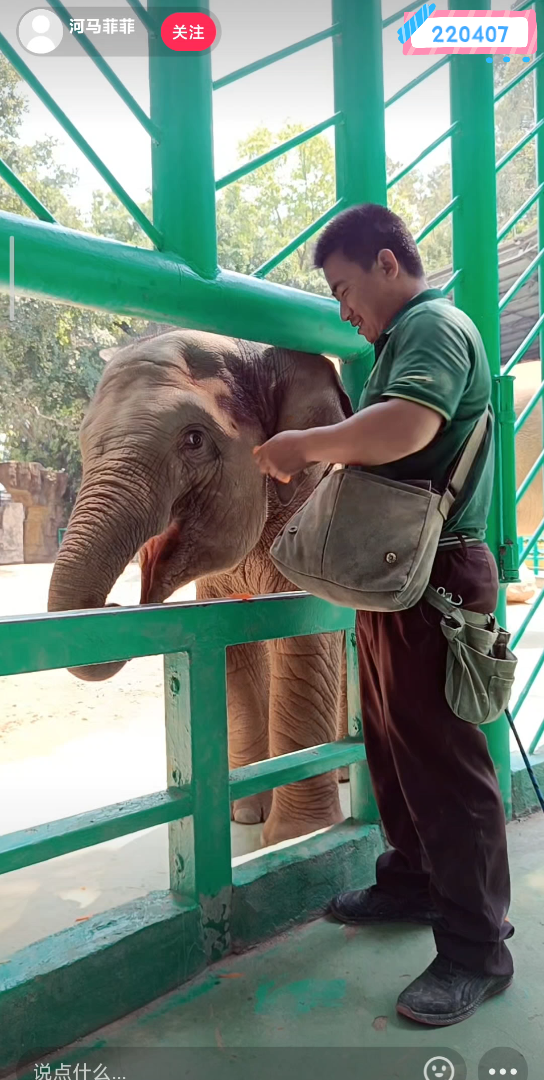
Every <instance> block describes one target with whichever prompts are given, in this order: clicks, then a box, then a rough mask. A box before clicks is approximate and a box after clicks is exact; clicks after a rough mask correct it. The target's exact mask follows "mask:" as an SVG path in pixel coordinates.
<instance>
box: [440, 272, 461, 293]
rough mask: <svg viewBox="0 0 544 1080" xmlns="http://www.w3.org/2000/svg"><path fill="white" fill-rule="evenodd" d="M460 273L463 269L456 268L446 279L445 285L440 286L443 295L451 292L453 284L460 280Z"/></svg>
mask: <svg viewBox="0 0 544 1080" xmlns="http://www.w3.org/2000/svg"><path fill="white" fill-rule="evenodd" d="M462 275H463V271H462V269H461V268H459V270H456V271H455V273H454V274H452V275H451V277H450V279H449V281H447V282H446V284H445V285H441V286H440V288H441V290H442V292H443V293H444V296H447V295H448V293H450V292H451V290H452V289H453V286H454V285H455V284H456V283H457V282H458V281H459V280H460V278H461V277H462Z"/></svg>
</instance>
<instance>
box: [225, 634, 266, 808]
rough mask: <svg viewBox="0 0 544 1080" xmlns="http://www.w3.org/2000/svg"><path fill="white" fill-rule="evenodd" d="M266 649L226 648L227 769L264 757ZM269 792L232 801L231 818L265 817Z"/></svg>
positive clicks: (258, 644) (257, 644)
mask: <svg viewBox="0 0 544 1080" xmlns="http://www.w3.org/2000/svg"><path fill="white" fill-rule="evenodd" d="M269 682H270V671H269V659H268V650H267V647H266V645H265V644H264V643H263V642H259V641H256V642H252V643H251V644H248V645H234V646H231V647H230V648H228V649H227V705H228V716H229V766H230V768H231V769H237V768H240V766H242V765H251V764H252V763H253V762H254V761H264V760H265V758H267V757H268V755H269V746H268V691H269ZM271 805H272V793H271V792H270V791H266V792H263V793H262V794H261V795H249V796H247V797H246V798H243V799H236V800H235V802H233V803H232V807H231V816H232V820H233V821H237V822H238V823H239V824H242V825H256V824H258V822H260V821H266V819H267V817H268V814H269V812H270V807H271Z"/></svg>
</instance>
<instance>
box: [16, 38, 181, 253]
mask: <svg viewBox="0 0 544 1080" xmlns="http://www.w3.org/2000/svg"><path fill="white" fill-rule="evenodd" d="M0 51H1V52H3V53H4V56H6V57H7V59H8V60H9V61H10V63H11V64H12V65H13V67H14V68H15V70H16V71H18V72H19V75H20V76H21V78H23V79H24V80H25V82H26V83H27V84H28V86H30V87H31V89H32V90H33V91H34V93H35V94H37V96H38V97H39V99H40V101H42V102H43V104H44V105H45V106H46V108H48V109H49V112H50V113H52V115H53V116H54V117H55V120H57V121H58V123H59V124H60V125H61V127H62V128H64V130H65V132H66V134H67V135H69V136H70V138H71V139H72V141H73V142H74V143H75V144H76V146H77V147H78V149H79V150H81V152H82V153H83V154H84V155H85V157H86V158H87V161H90V163H91V165H94V167H95V169H96V171H97V172H98V173H99V175H100V176H101V177H102V179H103V180H105V181H106V183H107V184H108V185H109V187H110V188H111V190H112V191H113V192H114V193H115V195H117V198H118V199H119V202H121V203H122V204H123V206H124V207H125V210H128V212H129V214H130V215H131V217H133V218H134V220H135V221H136V222H137V223H138V225H139V226H140V228H141V229H142V231H143V232H144V233H145V234H146V235H147V236H148V237H149V239H150V240H151V241H152V242H153V243H154V244H155V245H156V247H158V248H160V246H161V243H162V237H161V234H160V232H159V230H158V229H156V228H155V226H154V225H152V224H151V222H150V221H149V219H148V218H147V217H146V215H145V214H144V212H143V210H141V209H140V207H139V206H138V204H137V203H135V202H134V199H131V197H130V195H129V194H128V192H126V191H125V189H124V187H122V185H121V184H120V183H119V181H118V180H116V179H115V176H114V175H113V173H112V172H110V170H109V169H108V167H107V165H104V162H103V161H102V159H101V158H99V157H98V154H96V153H95V151H94V150H93V149H92V147H91V146H89V143H88V142H87V140H86V139H84V138H83V136H82V135H80V133H79V131H78V130H77V128H76V126H75V124H73V123H72V121H71V120H69V119H68V117H67V116H66V113H65V112H63V110H62V109H61V108H60V106H59V105H57V103H56V101H55V100H54V98H52V97H51V94H49V93H48V91H47V90H46V89H45V86H43V85H42V83H41V82H40V80H39V79H37V78H36V76H35V75H34V73H33V72H32V71H31V70H30V68H29V67H28V66H27V64H25V62H24V60H22V59H21V57H20V56H19V54H18V52H17V51H16V50H15V49H14V48H12V46H11V45H10V43H9V41H8V40H7V38H6V37H4V35H3V34H1V33H0Z"/></svg>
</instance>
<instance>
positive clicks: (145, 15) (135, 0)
mask: <svg viewBox="0 0 544 1080" xmlns="http://www.w3.org/2000/svg"><path fill="white" fill-rule="evenodd" d="M128 4H129V6H130V7H131V8H132V10H133V12H134V14H135V15H137V16H138V18H139V20H140V22H142V23H143V24H144V26H145V28H146V30H148V31H149V33H150V34H152V35H153V37H156V36H157V27H156V25H155V23H154V21H153V19H152V18H151V15H150V14H149V12H148V10H147V8H145V7H144V6H143V4H141V3H140V0H128Z"/></svg>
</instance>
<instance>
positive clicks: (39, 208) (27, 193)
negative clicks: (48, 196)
mask: <svg viewBox="0 0 544 1080" xmlns="http://www.w3.org/2000/svg"><path fill="white" fill-rule="evenodd" d="M0 176H1V177H2V180H5V182H6V184H8V185H9V187H10V188H12V190H13V191H15V193H16V194H17V195H18V196H19V198H20V199H22V200H23V202H24V203H25V205H26V206H28V209H29V210H32V213H33V214H35V215H36V217H37V218H39V219H40V221H48V222H49V223H50V224H51V225H56V224H57V222H56V219H55V218H54V217H53V215H52V214H50V213H49V210H48V209H47V207H46V206H44V205H43V203H41V202H40V200H39V199H37V198H36V196H35V195H33V194H32V192H31V190H30V188H27V186H26V184H23V181H22V180H20V179H19V177H18V176H16V175H15V173H14V172H13V169H10V167H9V165H7V164H6V162H5V161H2V159H1V158H0Z"/></svg>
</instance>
